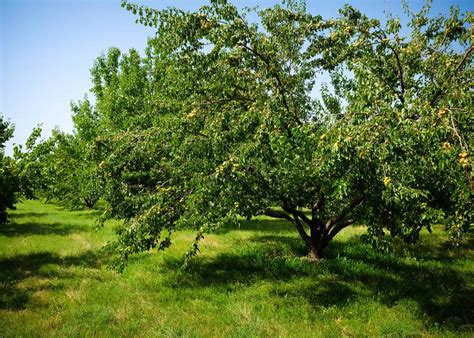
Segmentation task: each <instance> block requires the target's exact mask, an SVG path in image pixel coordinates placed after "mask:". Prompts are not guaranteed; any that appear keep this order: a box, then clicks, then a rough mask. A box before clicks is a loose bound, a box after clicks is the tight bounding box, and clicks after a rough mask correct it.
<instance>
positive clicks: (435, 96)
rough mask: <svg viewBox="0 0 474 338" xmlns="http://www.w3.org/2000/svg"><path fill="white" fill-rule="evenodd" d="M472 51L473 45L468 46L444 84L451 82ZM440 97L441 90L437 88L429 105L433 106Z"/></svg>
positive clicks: (473, 49)
mask: <svg viewBox="0 0 474 338" xmlns="http://www.w3.org/2000/svg"><path fill="white" fill-rule="evenodd" d="M473 51H474V45H472V46H470V47H469V48H468V49H467V50H466V52H465V53H464V56H463V58H462V59H461V61H459V63H458V65H457V66H456V68H455V69H454V72H452V73H450V74H449V76H448V77H447V78H446V79H445V80H444V82H447V81H449V80H451V78H452V77H453V76H454V74H456V73H457V72H458V71H459V69H461V67H462V65H463V64H464V62H466V60H467V59H468V58H469V55H471V53H472V52H473ZM441 95H443V89H442V88H438V90H437V91H436V92H435V94H434V95H433V98H432V99H431V101H430V105H431V106H433V105H434V104H435V103H436V101H437V100H438V98H439V97H440V96H441Z"/></svg>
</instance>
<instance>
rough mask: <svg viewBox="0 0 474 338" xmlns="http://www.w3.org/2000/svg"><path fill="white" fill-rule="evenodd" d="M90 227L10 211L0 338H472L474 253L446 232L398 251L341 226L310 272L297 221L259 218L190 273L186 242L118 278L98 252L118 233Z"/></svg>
mask: <svg viewBox="0 0 474 338" xmlns="http://www.w3.org/2000/svg"><path fill="white" fill-rule="evenodd" d="M96 217H97V212H94V211H75V212H70V211H65V210H63V209H62V208H60V207H57V206H54V205H48V204H42V203H40V202H38V201H25V202H23V203H21V204H19V205H18V210H16V211H12V212H11V223H9V224H7V225H4V226H1V227H0V336H7V337H8V336H117V335H121V336H141V337H146V336H173V337H175V336H185V337H194V336H196V337H208V336H220V337H223V336H225V337H236V336H266V337H270V336H272V337H273V336H286V337H298V336H302V337H318V336H346V335H370V336H379V335H395V336H405V335H425V336H456V337H458V336H466V337H468V336H471V337H472V336H473V335H474V325H473V320H474V306H473V304H474V302H473V300H474V291H473V290H474V289H473V287H474V261H473V256H474V255H473V250H472V248H473V247H472V244H473V243H472V241H470V242H466V243H465V245H464V246H462V247H461V248H460V249H456V250H454V249H449V248H448V247H447V246H446V237H445V235H444V233H443V232H442V231H441V230H439V229H436V230H435V231H434V234H431V235H430V234H428V233H423V235H422V240H421V242H420V243H419V244H417V245H416V246H404V245H401V244H400V245H399V246H398V247H397V249H396V251H395V252H393V253H391V254H381V253H376V252H374V251H373V250H371V249H370V248H369V247H368V246H366V245H364V244H362V243H361V242H360V240H359V235H360V233H362V232H363V229H362V228H354V229H347V230H345V231H344V232H342V233H341V234H340V235H339V236H338V237H337V238H336V240H335V241H334V243H333V244H332V246H331V247H330V248H329V251H328V253H327V256H328V258H327V259H325V260H324V261H322V262H320V263H312V262H309V261H307V260H305V259H301V258H300V256H301V254H302V253H303V252H304V248H303V247H302V244H301V243H300V241H299V240H298V238H296V233H295V231H294V230H293V229H292V228H291V227H290V226H289V225H287V224H286V223H284V222H280V221H273V220H270V219H266V218H261V219H258V220H253V221H242V223H241V226H240V228H226V229H222V230H221V231H220V232H219V233H216V234H212V235H208V236H207V237H206V239H205V240H204V243H203V246H202V253H201V254H200V255H199V256H197V257H196V258H194V259H193V260H192V261H191V262H190V265H189V267H188V269H187V270H185V271H183V270H182V269H179V267H180V266H181V262H182V258H183V253H184V251H185V250H186V249H187V248H188V246H189V244H190V242H191V240H192V238H193V234H192V233H191V232H180V233H178V234H176V235H175V240H174V245H173V246H172V247H171V249H170V250H169V251H166V252H164V253H159V254H156V253H145V254H141V255H138V256H135V257H133V258H132V260H131V261H130V265H129V266H128V268H127V269H126V270H125V272H124V273H123V274H118V273H116V272H113V271H111V270H109V269H108V268H107V257H104V256H103V255H101V254H100V248H101V247H102V245H103V244H104V243H106V242H107V241H108V240H109V239H110V238H112V236H113V231H112V228H113V224H111V223H109V224H107V225H106V226H105V227H104V228H101V229H100V230H98V231H96V230H95V219H96ZM471 239H472V238H471Z"/></svg>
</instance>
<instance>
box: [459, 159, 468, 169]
mask: <svg viewBox="0 0 474 338" xmlns="http://www.w3.org/2000/svg"><path fill="white" fill-rule="evenodd" d="M459 164H460V165H461V167H467V166H468V165H469V160H468V159H467V158H461V159H460V160H459Z"/></svg>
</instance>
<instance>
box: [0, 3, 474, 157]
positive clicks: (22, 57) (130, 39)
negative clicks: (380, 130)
mask: <svg viewBox="0 0 474 338" xmlns="http://www.w3.org/2000/svg"><path fill="white" fill-rule="evenodd" d="M132 2H133V1H132ZM135 2H137V3H142V4H146V5H149V6H152V7H155V8H163V7H167V6H170V5H174V6H176V7H180V8H186V9H196V8H198V7H199V6H200V5H202V4H206V3H207V1H204V0H195V1H192V0H187V1H186V0H174V1H171V0H166V1H164V0H157V1H143V0H142V1H139V0H137V1H135ZM279 2H280V1H278V0H254V1H249V0H236V1H233V3H234V4H236V5H238V6H239V7H242V6H254V5H258V6H260V7H262V8H264V7H268V6H271V5H273V4H275V3H279ZM344 3H350V4H351V5H353V6H354V7H356V8H358V9H360V10H362V11H363V12H364V13H366V14H367V15H368V16H371V17H376V18H383V17H385V14H384V12H390V13H393V14H395V15H397V14H398V15H400V14H401V13H402V11H401V2H400V0H357V1H356V0H352V1H351V0H346V1H343V0H324V1H323V0H307V4H308V10H309V11H310V12H312V13H317V14H321V15H323V17H328V16H336V15H337V10H338V8H340V7H342V5H343V4H344ZM410 3H411V5H412V7H413V8H414V9H417V8H420V7H421V5H422V3H423V1H421V0H412V1H410ZM451 5H458V6H459V7H460V8H461V10H462V11H467V10H470V11H472V10H473V9H474V1H472V0H434V3H433V9H432V12H433V13H434V14H438V13H446V12H448V10H449V7H450V6H451ZM0 28H1V31H0V34H1V35H0V112H2V113H3V115H4V116H5V117H6V118H7V119H9V120H10V121H12V122H13V123H14V124H15V137H14V139H13V140H12V141H11V142H9V143H8V144H7V148H6V153H7V154H11V153H12V144H13V143H24V141H25V140H26V138H27V137H28V135H29V134H30V133H31V131H32V129H33V127H34V126H36V125H37V124H39V123H42V124H43V129H44V131H45V135H48V134H49V132H50V131H51V129H52V128H54V127H55V126H58V127H59V128H60V129H61V130H64V131H71V130H72V121H71V117H70V116H71V113H70V108H69V105H70V102H71V100H74V101H77V100H78V99H81V98H82V97H83V96H84V94H85V93H86V92H87V91H88V90H89V88H90V87H91V84H90V74H89V69H90V68H91V66H92V64H93V62H94V59H95V58H96V57H97V56H99V55H100V54H101V53H102V52H105V51H107V49H108V48H109V47H112V46H114V47H118V48H120V49H123V50H127V49H129V48H132V47H133V48H136V49H138V50H140V51H141V50H143V49H144V47H145V45H146V40H147V37H148V36H151V35H153V34H154V31H153V29H151V28H147V27H143V26H141V25H138V24H135V18H134V16H133V14H131V13H129V12H127V11H125V10H124V9H122V8H121V7H120V1H119V0H0Z"/></svg>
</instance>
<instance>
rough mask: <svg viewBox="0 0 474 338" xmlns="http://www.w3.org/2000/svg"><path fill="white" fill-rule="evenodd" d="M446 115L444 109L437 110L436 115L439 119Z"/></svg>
mask: <svg viewBox="0 0 474 338" xmlns="http://www.w3.org/2000/svg"><path fill="white" fill-rule="evenodd" d="M445 115H446V109H444V108H441V109H439V110H438V117H439V118H440V119H441V118H443V117H444V116H445Z"/></svg>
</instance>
